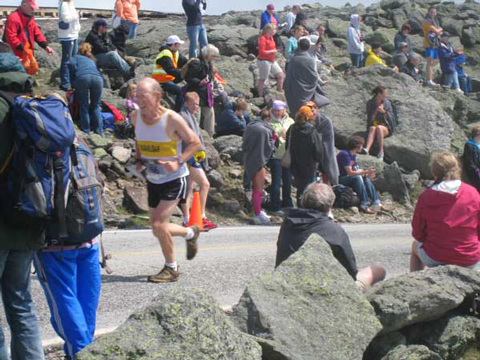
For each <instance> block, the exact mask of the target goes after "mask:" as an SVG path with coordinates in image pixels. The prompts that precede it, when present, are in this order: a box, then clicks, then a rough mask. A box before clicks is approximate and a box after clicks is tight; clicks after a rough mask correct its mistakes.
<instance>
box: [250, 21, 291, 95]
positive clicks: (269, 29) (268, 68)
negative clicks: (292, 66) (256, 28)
mask: <svg viewBox="0 0 480 360" xmlns="http://www.w3.org/2000/svg"><path fill="white" fill-rule="evenodd" d="M275 32H276V26H275V25H273V24H267V25H265V27H264V28H263V30H262V36H260V38H259V39H258V57H257V66H258V71H259V79H258V86H257V92H258V96H260V97H262V96H263V86H264V85H265V81H266V80H267V79H268V77H269V76H270V73H271V74H272V75H273V76H275V77H276V78H277V90H278V91H282V89H283V79H284V78H285V75H284V73H283V71H282V68H281V67H280V65H278V63H277V61H276V60H275V56H276V54H277V52H278V50H277V45H276V44H275V40H274V38H273V35H275Z"/></svg>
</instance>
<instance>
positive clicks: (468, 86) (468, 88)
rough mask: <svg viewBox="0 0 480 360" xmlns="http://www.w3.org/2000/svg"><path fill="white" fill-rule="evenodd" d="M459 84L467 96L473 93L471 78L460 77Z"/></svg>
mask: <svg viewBox="0 0 480 360" xmlns="http://www.w3.org/2000/svg"><path fill="white" fill-rule="evenodd" d="M458 82H459V83H460V89H462V90H463V92H464V93H465V95H468V94H470V93H471V92H472V78H471V77H470V76H465V77H458Z"/></svg>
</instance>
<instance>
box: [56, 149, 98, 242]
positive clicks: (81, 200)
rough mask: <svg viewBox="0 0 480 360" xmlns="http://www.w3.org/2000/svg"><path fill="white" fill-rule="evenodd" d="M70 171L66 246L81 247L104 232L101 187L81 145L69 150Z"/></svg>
mask: <svg viewBox="0 0 480 360" xmlns="http://www.w3.org/2000/svg"><path fill="white" fill-rule="evenodd" d="M71 158H72V171H71V178H70V180H71V182H70V188H69V193H68V201H67V208H66V223H67V233H68V238H66V239H65V241H64V244H65V245H81V244H83V243H86V242H89V241H91V240H92V239H93V238H95V237H96V236H98V235H100V234H101V233H102V232H103V201H102V195H103V186H102V183H101V181H100V180H99V176H98V173H97V169H96V166H95V160H94V158H93V155H92V153H91V152H90V150H89V149H88V148H87V147H86V146H85V144H83V143H81V142H75V143H74V145H73V147H72V156H71Z"/></svg>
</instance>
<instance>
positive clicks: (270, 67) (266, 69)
mask: <svg viewBox="0 0 480 360" xmlns="http://www.w3.org/2000/svg"><path fill="white" fill-rule="evenodd" d="M257 66H258V71H259V75H260V79H261V80H266V79H268V77H269V76H270V73H272V75H273V76H275V77H276V76H277V75H279V74H281V73H283V71H282V68H281V67H280V65H278V63H277V62H276V61H274V62H271V61H268V60H257Z"/></svg>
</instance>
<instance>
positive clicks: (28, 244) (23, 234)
mask: <svg viewBox="0 0 480 360" xmlns="http://www.w3.org/2000/svg"><path fill="white" fill-rule="evenodd" d="M9 78H10V79H11V82H10V81H9ZM22 81H23V82H24V83H25V87H24V88H23V89H24V90H28V87H27V86H30V85H31V84H30V83H31V82H32V79H31V77H30V76H28V75H26V74H23V73H1V74H0V90H4V91H11V90H12V89H15V90H17V89H21V87H17V85H18V84H19V82H22ZM19 92H20V91H19ZM22 92H24V91H22ZM9 110H10V107H9V105H8V103H7V101H6V100H5V99H4V98H2V97H0V169H1V168H2V166H3V164H5V162H6V161H7V159H8V157H9V156H10V153H11V149H12V145H13V140H12V138H13V124H12V121H11V119H9V117H10V115H9ZM0 181H1V175H0ZM0 201H1V199H0ZM44 239H45V236H44V232H43V231H39V230H38V229H32V228H27V227H24V228H12V227H11V226H8V225H7V224H5V221H4V220H3V218H2V217H1V215H0V250H38V249H41V248H43V247H44Z"/></svg>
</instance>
